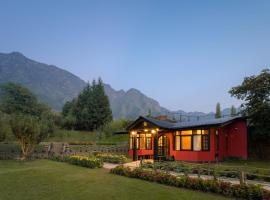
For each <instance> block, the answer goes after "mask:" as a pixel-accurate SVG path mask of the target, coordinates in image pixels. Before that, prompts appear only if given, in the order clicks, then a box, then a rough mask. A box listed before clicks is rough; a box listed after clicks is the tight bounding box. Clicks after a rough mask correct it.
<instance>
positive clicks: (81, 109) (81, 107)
mask: <svg viewBox="0 0 270 200" xmlns="http://www.w3.org/2000/svg"><path fill="white" fill-rule="evenodd" d="M62 115H63V117H64V122H66V124H65V125H64V126H65V127H69V128H71V127H70V125H71V124H72V123H73V124H74V128H75V129H78V130H90V131H91V130H95V129H98V128H99V127H101V126H104V125H105V124H107V123H109V122H110V121H111V120H112V111H111V109H110V103H109V99H108V97H107V95H106V94H105V91H104V86H103V82H102V80H101V79H100V78H99V80H98V82H96V80H93V81H92V84H90V83H88V84H87V85H86V86H85V88H84V89H83V91H82V92H81V93H80V94H79V96H78V97H77V98H75V99H74V100H73V101H72V102H71V103H70V102H69V103H67V104H66V105H65V106H64V108H63V111H62Z"/></svg>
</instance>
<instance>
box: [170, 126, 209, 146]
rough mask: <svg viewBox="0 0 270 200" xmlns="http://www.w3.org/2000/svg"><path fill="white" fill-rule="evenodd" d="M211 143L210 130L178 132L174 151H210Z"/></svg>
mask: <svg viewBox="0 0 270 200" xmlns="http://www.w3.org/2000/svg"><path fill="white" fill-rule="evenodd" d="M209 143H210V139H209V130H200V129H198V130H183V131H176V134H175V139H174V149H175V150H176V151H179V150H183V151H208V150H209Z"/></svg>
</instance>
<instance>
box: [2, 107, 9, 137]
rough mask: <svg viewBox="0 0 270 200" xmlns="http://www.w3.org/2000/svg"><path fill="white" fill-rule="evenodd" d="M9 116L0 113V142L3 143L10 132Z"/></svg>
mask: <svg viewBox="0 0 270 200" xmlns="http://www.w3.org/2000/svg"><path fill="white" fill-rule="evenodd" d="M8 122H9V116H8V115H7V114H5V113H2V112H1V111H0V142H1V141H4V140H5V138H6V137H7V135H8V134H9V132H10V126H9V123H8Z"/></svg>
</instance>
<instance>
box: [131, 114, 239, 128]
mask: <svg viewBox="0 0 270 200" xmlns="http://www.w3.org/2000/svg"><path fill="white" fill-rule="evenodd" d="M240 119H244V117H239V116H237V117H226V118H219V119H207V120H199V121H189V122H176V123H173V122H168V121H162V120H158V119H155V118H151V117H143V116H140V117H139V118H138V119H137V120H135V121H134V122H133V123H132V124H131V125H129V126H128V128H127V129H129V128H131V127H133V126H134V125H135V124H136V123H137V122H138V121H141V120H145V121H148V122H150V123H152V124H154V125H156V126H158V127H160V128H164V129H185V128H195V127H204V126H222V125H225V124H229V123H231V122H233V121H235V120H240Z"/></svg>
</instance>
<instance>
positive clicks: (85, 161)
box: [51, 156, 103, 169]
mask: <svg viewBox="0 0 270 200" xmlns="http://www.w3.org/2000/svg"><path fill="white" fill-rule="evenodd" d="M51 160H54V161H59V162H67V163H69V164H72V165H79V166H82V167H87V168H92V169H93V168H101V167H102V166H103V162H102V160H101V159H99V158H96V157H87V156H64V157H61V156H53V157H51Z"/></svg>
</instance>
